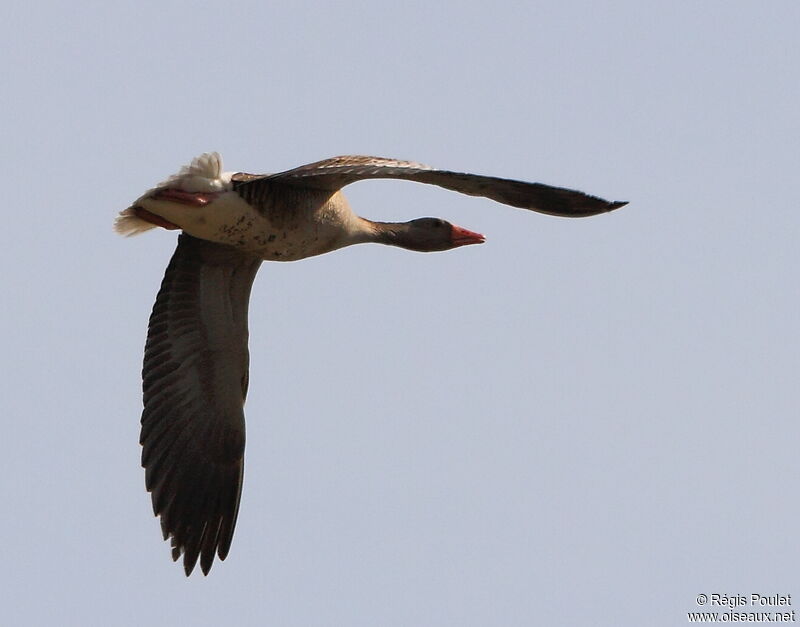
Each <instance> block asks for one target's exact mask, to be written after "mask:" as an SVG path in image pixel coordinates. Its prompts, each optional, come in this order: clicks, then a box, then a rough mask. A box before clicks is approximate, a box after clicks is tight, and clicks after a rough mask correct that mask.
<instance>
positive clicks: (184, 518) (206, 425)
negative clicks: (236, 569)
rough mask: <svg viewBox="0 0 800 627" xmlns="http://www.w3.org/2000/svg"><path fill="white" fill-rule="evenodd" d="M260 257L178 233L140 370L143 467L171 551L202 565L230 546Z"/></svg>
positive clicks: (236, 505) (189, 569) (206, 567)
mask: <svg viewBox="0 0 800 627" xmlns="http://www.w3.org/2000/svg"><path fill="white" fill-rule="evenodd" d="M260 264H261V260H260V259H257V258H254V257H251V256H248V255H245V254H243V253H241V252H238V251H237V250H235V249H233V248H230V247H228V246H223V245H221V244H215V243H212V242H207V241H205V240H201V239H196V238H194V237H191V236H190V235H187V234H186V233H183V234H181V236H180V238H179V240H178V247H177V249H176V250H175V253H174V254H173V256H172V260H171V261H170V263H169V266H168V267H167V271H166V274H165V275H164V281H163V282H162V284H161V290H160V291H159V293H158V297H157V298H156V303H155V305H154V306H153V313H152V315H151V316H150V325H149V329H148V333H147V344H146V347H145V355H144V368H143V371H142V377H143V380H144V382H143V388H144V411H143V413H142V432H141V438H140V440H139V441H140V443H141V444H142V445H143V449H142V466H144V468H145V469H146V470H145V483H146V486H147V490H148V491H150V492H152V497H153V511H154V512H155V514H156V515H160V516H161V528H162V531H163V532H164V539H165V540H166V539H167V538H168V537H172V547H173V549H172V558H173V559H174V560H177V559H178V557H179V556H180V555H181V553H183V554H184V558H183V565H184V570H185V571H186V574H187V575H188V574H190V573H191V572H192V569H193V568H194V566H195V564H196V563H197V558H198V556H200V566H201V568H202V569H203V572H204V573H208V571H209V569H210V568H211V564H212V562H213V561H214V552H215V551H216V552H217V554H218V555H219V557H220V559H225V557H226V556H227V554H228V550H229V549H230V545H231V539H232V538H233V530H234V526H235V525H236V516H237V513H238V510H239V496H240V494H241V490H242V473H243V470H244V399H245V395H246V393H247V372H248V359H249V357H248V350H247V337H248V331H247V307H248V301H249V299H250V288H251V286H252V284H253V279H254V278H255V275H256V272H257V270H258V267H259V265H260Z"/></svg>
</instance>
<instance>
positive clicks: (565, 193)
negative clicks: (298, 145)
mask: <svg viewBox="0 0 800 627" xmlns="http://www.w3.org/2000/svg"><path fill="white" fill-rule="evenodd" d="M233 178H234V182H235V184H236V185H237V189H241V188H243V187H245V188H248V187H252V188H257V187H258V186H264V187H269V186H270V185H274V184H275V183H283V184H288V185H294V186H301V187H309V188H313V189H320V190H327V191H332V192H333V191H336V190H338V189H341V188H342V187H344V186H345V185H349V184H350V183H354V182H356V181H361V180H363V179H387V178H394V179H403V180H407V181H414V182H417V183H426V184H428V185H438V186H439V187H444V188H445V189H449V190H452V191H454V192H460V193H462V194H467V195H469V196H483V197H485V198H491V199H492V200H495V201H497V202H500V203H503V204H504V205H511V206H512V207H519V208H521V209H530V210H531V211H538V212H539V213H547V214H550V215H554V216H562V217H572V218H577V217H584V216H591V215H595V214H598V213H604V212H606V211H612V210H614V209H618V208H619V207H622V206H623V205H626V204H627V203H626V202H609V201H607V200H603V199H602V198H597V197H595V196H590V195H588V194H584V193H583V192H579V191H575V190H572V189H565V188H563V187H552V186H550V185H543V184H542V183H526V182H523V181H514V180H511V179H502V178H497V177H494V176H481V175H478V174H467V173H464V172H450V171H448V170H437V169H435V168H431V167H428V166H426V165H422V164H421V163H414V162H412V161H398V160H396V159H385V158H383V157H361V156H344V157H334V158H332V159H325V160H324V161H317V162H316V163H310V164H308V165H303V166H300V167H299V168H294V169H293V170H287V171H286V172H280V173H278V174H268V175H264V176H258V175H252V174H236V175H234V177H233ZM248 192H254V193H255V194H256V195H258V191H256V190H254V189H250V190H247V192H246V193H248Z"/></svg>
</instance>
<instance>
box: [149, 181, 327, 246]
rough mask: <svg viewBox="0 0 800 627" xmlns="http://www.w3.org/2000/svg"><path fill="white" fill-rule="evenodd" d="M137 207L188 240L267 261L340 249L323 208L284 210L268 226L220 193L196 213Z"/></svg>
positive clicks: (161, 205)
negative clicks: (180, 231)
mask: <svg viewBox="0 0 800 627" xmlns="http://www.w3.org/2000/svg"><path fill="white" fill-rule="evenodd" d="M138 204H139V206H141V207H143V208H144V209H146V210H147V211H150V212H151V213H154V214H156V215H158V216H161V217H162V218H164V219H166V220H168V221H170V222H172V223H173V224H175V225H176V226H178V227H180V228H181V229H182V230H184V231H185V232H187V233H189V235H192V236H194V237H198V238H201V239H205V240H209V241H212V242H217V243H219V244H226V245H228V246H234V247H235V248H239V249H242V250H246V251H247V252H250V253H254V254H257V255H259V256H260V257H261V258H263V259H266V260H269V261H296V260H298V259H303V258H305V257H311V256H314V255H321V254H322V253H326V252H329V251H331V250H334V249H336V248H339V247H340V245H339V244H338V241H339V240H340V235H341V233H340V229H339V228H337V226H336V225H335V224H333V223H331V221H330V220H329V219H327V216H326V211H325V207H320V208H318V209H316V210H315V209H314V208H312V207H304V208H302V209H300V208H294V210H292V209H291V208H287V210H286V212H285V216H284V217H283V219H281V220H270V219H269V218H268V217H267V216H266V215H264V214H262V213H260V212H259V211H257V210H256V209H255V208H254V207H253V206H252V205H250V204H249V203H247V202H246V201H245V200H243V199H242V197H241V196H239V195H238V194H237V193H236V192H225V193H223V194H222V195H220V196H219V197H218V198H217V199H215V200H214V201H213V202H210V203H208V204H207V205H204V206H202V207H195V206H189V205H185V204H181V203H175V202H171V201H166V200H155V199H152V198H151V199H144V200H142V201H140V202H139V203H138ZM282 213H283V212H282ZM286 216H290V219H286Z"/></svg>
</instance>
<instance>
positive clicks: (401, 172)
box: [115, 153, 626, 575]
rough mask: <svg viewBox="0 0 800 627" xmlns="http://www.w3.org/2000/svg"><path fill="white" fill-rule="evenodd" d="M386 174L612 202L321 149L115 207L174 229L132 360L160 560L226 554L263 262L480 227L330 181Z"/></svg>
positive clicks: (569, 201)
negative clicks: (161, 545)
mask: <svg viewBox="0 0 800 627" xmlns="http://www.w3.org/2000/svg"><path fill="white" fill-rule="evenodd" d="M376 178H394V179H405V180H408V181H415V182H418V183H427V184H431V185H438V186H439V187H444V188H445V189H449V190H453V191H456V192H461V193H462V194H468V195H470V196H483V197H486V198H490V199H492V200H495V201H497V202H500V203H503V204H506V205H511V206H513V207H520V208H522V209H530V210H532V211H537V212H539V213H546V214H550V215H553V216H562V217H583V216H591V215H595V214H599V213H604V212H607V211H612V210H613V209H617V208H619V207H622V206H623V205H625V204H626V203H625V202H608V201H605V200H602V199H600V198H596V197H594V196H589V195H587V194H584V193H582V192H578V191H574V190H570V189H563V188H559V187H551V186H548V185H542V184H540V183H523V182H520V181H513V180H508V179H501V178H495V177H489V176H478V175H475V174H464V173H458V172H449V171H446V170H437V169H434V168H430V167H428V166H425V165H422V164H419V163H412V162H409V161H397V160H394V159H384V158H380V157H358V156H346V157H335V158H333V159H326V160H324V161H318V162H316V163H311V164H309V165H304V166H301V167H299V168H295V169H293V170H288V171H286V172H281V173H279V174H264V175H256V174H245V173H241V172H240V173H231V172H223V171H222V160H221V158H220V156H219V155H218V154H217V153H207V154H204V155H201V156H200V157H197V158H196V159H194V160H193V161H192V162H191V164H189V165H188V166H184V167H183V168H182V169H181V171H180V172H178V173H177V174H175V175H174V176H172V177H170V178H169V179H167V180H166V181H164V182H163V183H162V184H160V185H158V186H157V187H155V188H153V189H151V190H149V191H147V192H146V193H145V194H144V195H143V196H142V197H141V198H139V199H138V200H136V201H135V202H134V203H133V205H131V206H130V207H129V208H128V209H125V210H124V211H122V212H121V213H120V215H119V216H118V217H117V220H116V223H115V228H116V230H117V232H119V233H120V234H123V235H134V234H137V233H141V232H143V231H145V230H148V229H151V228H155V227H163V228H166V229H180V230H182V231H183V233H181V234H180V236H179V237H178V246H177V249H176V250H175V253H174V254H173V256H172V259H171V261H170V262H169V265H168V267H167V270H166V274H165V275H164V280H163V282H162V284H161V289H160V290H159V292H158V296H157V297H156V302H155V305H154V306H153V312H152V314H151V316H150V324H149V327H148V333H147V343H146V346H145V353H144V366H143V370H142V378H143V391H144V411H143V412H142V419H141V424H142V430H141V437H140V443H141V445H142V466H143V467H144V469H145V485H146V487H147V490H148V491H149V492H151V493H152V501H153V511H154V513H155V515H156V516H160V517H161V529H162V532H163V535H164V539H165V540H166V539H168V538H171V545H172V558H173V560H175V561H177V560H178V558H179V557H180V556H181V555H183V566H184V571H185V572H186V574H187V575H189V574H191V572H192V570H193V569H194V567H195V565H196V563H197V560H198V558H199V560H200V567H201V569H202V571H203V573H204V574H208V572H209V569H210V568H211V565H212V562H213V561H214V554H215V553H216V554H217V555H218V556H219V558H220V559H221V560H224V559H225V557H226V556H227V555H228V551H229V549H230V546H231V540H232V538H233V531H234V526H235V525H236V518H237V514H238V511H239V498H240V495H241V491H242V477H243V471H244V442H245V425H244V402H245V396H246V395H247V385H248V360H249V354H248V348H247V339H248V329H247V308H248V301H249V297H250V288H251V286H252V284H253V279H254V278H255V275H256V272H257V271H258V268H259V266H260V265H261V262H262V261H263V260H269V261H294V260H297V259H303V258H304V257H311V256H313V255H320V254H322V253H326V252H330V251H332V250H335V249H337V248H342V247H344V246H350V245H351V244H359V243H366V242H376V243H380V244H389V245H392V246H400V247H402V248H408V249H409V250H416V251H421V252H430V251H440V250H449V249H451V248H456V247H458V246H465V245H469V244H480V243H482V242H483V241H484V237H483V235H480V234H479V233H474V232H472V231H468V230H467V229H464V228H461V227H458V226H455V225H453V224H450V223H449V222H446V221H444V220H441V219H439V218H418V219H416V220H411V221H409V222H401V223H392V222H373V221H371V220H367V219H365V218H361V217H359V216H357V215H356V214H355V213H354V212H353V211H352V210H351V209H350V206H349V204H348V202H347V200H346V199H345V197H344V196H343V195H342V192H341V191H340V190H341V188H342V187H344V186H345V185H349V184H350V183H354V182H356V181H360V180H363V179H376Z"/></svg>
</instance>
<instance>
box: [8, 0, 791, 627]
mask: <svg viewBox="0 0 800 627" xmlns="http://www.w3.org/2000/svg"><path fill="white" fill-rule="evenodd" d="M275 4H276V3H263V2H237V3H230V5H228V4H225V3H214V4H212V3H189V2H164V3H162V2H135V3H134V2H117V3H101V2H79V3H60V2H59V3H56V2H39V3H16V4H14V5H9V6H7V7H6V8H4V9H3V10H2V13H3V16H2V19H0V39H1V40H2V41H3V54H2V55H0V70H1V72H0V75H2V76H3V81H2V91H3V93H4V95H3V98H2V102H3V105H2V109H3V116H2V120H3V121H2V122H1V123H0V124H2V141H1V142H0V154H2V157H3V158H2V162H3V164H4V171H5V172H6V174H7V175H8V176H7V180H6V184H5V189H6V192H5V194H6V202H5V209H4V213H3V216H4V219H3V229H2V233H3V235H2V246H1V247H0V262H2V267H3V268H4V273H3V286H4V291H5V297H4V298H3V305H2V308H0V312H1V314H2V317H1V318H0V322H2V333H3V348H4V355H5V357H4V359H3V371H4V373H3V376H2V378H1V379H0V380H1V381H2V383H0V390H2V394H0V407H2V415H3V418H4V437H3V438H2V444H0V447H2V454H3V459H4V472H3V476H2V479H0V482H1V485H2V496H3V502H4V515H3V516H2V517H0V536H2V538H3V542H2V547H3V548H2V549H0V556H2V563H3V569H2V570H3V575H2V577H3V581H2V582H0V583H2V586H1V588H0V589H2V590H3V598H4V601H3V603H2V609H0V622H2V623H3V624H4V625H43V624H51V625H55V624H59V625H92V624H96V625H101V624H102V625H144V624H149V625H170V624H171V625H175V624H179V623H180V624H183V623H186V624H195V625H219V624H237V625H243V626H245V625H281V626H287V627H290V626H294V625H297V626H309V625H343V626H348V627H355V626H360V625H365V626H374V625H384V626H390V625H398V626H399V625H404V626H405V625H431V626H441V625H460V626H467V625H475V626H479V625H480V626H485V625H509V626H511V625H520V626H522V625H526V626H527V625H534V624H547V625H581V624H587V625H588V624H591V625H675V624H683V623H685V622H686V620H687V619H686V612H687V611H690V610H694V609H697V606H696V604H695V597H696V596H697V595H698V594H699V593H708V594H711V593H714V592H720V593H729V594H750V593H754V592H759V593H770V594H774V593H784V594H786V593H792V594H796V595H798V599H800V588H798V587H797V580H798V579H797V571H798V562H800V542H798V539H797V538H798V536H797V528H798V519H800V504H798V497H797V493H798V485H797V484H798V469H800V460H798V455H797V451H798V442H800V425H798V420H797V417H798V411H797V408H798V400H799V399H798V397H799V394H798V388H797V382H796V380H797V374H798V367H800V363H799V362H800V346H799V342H798V313H800V300H799V299H798V293H797V287H796V284H797V278H796V275H797V267H798V262H800V255H798V241H800V211H799V210H798V202H799V201H798V195H797V193H796V187H797V176H798V171H799V170H800V157H799V155H800V153H799V152H798V145H800V116H799V115H798V101H800V69H799V68H800V55H799V54H798V53H799V52H800V44H798V39H797V24H798V23H799V20H800V5H798V4H797V3H796V2H778V1H776V2H770V3H755V2H702V3H696V2H683V3H652V4H648V3H642V2H603V3H597V2H563V3H557V6H556V3H537V2H525V3H523V2H499V3H489V4H487V3H484V2H466V3H455V2H445V3H432V2H404V3H391V4H388V3H361V2H321V3H279V4H280V6H275ZM209 150H218V151H220V152H221V153H222V154H223V156H224V158H225V162H226V167H227V169H232V170H246V171H254V172H269V171H278V170H283V169H287V168H290V167H294V166H296V165H300V164H302V163H306V162H310V161H314V160H317V159H321V158H325V157H330V156H334V155H337V154H348V153H355V154H376V155H382V156H391V157H397V158H406V159H412V160H417V161H422V162H424V163H429V164H431V165H434V166H439V167H443V168H448V169H455V170H463V171H473V172H478V173H482V174H491V175H498V176H507V177H512V178H519V179H525V180H535V181H540V182H544V183H550V184H554V185H560V186H567V187H575V188H578V189H581V190H584V191H587V192H589V193H592V194H597V195H600V196H603V197H606V198H610V199H614V200H617V199H618V200H629V201H630V203H631V204H630V205H629V206H628V207H626V208H624V209H621V210H619V211H617V212H614V213H612V214H608V215H603V216H599V217H596V218H590V219H585V220H566V219H557V218H551V217H548V216H541V215H536V214H531V213H528V212H524V211H520V210H517V209H512V208H509V207H504V206H501V205H498V204H495V203H492V202H491V201H488V200H484V199H474V198H468V197H463V196H459V195H457V194H453V193H449V192H446V191H443V190H440V189H436V188H431V187H427V186H416V185H413V184H410V183H404V182H392V181H370V182H364V183H360V184H358V185H355V186H352V187H349V188H348V189H347V195H348V197H349V198H350V200H351V203H352V204H353V206H354V208H355V209H356V210H357V211H358V212H359V213H361V214H362V215H364V216H366V217H369V218H372V219H379V220H392V219H396V220H406V219H410V218H415V217H420V216H426V215H433V216H440V217H444V218H446V219H449V220H452V221H453V222H455V223H457V224H460V225H463V226H465V227H466V228H469V229H472V230H476V231H479V232H482V233H485V234H486V236H487V243H486V244H484V245H483V246H472V247H468V248H465V249H459V250H455V251H451V252H448V253H441V254H430V255H422V254H416V253H411V252H408V251H403V250H396V249H389V248H386V247H380V246H374V245H372V246H357V247H352V248H350V249H346V250H342V251H338V252H335V253H332V254H329V255H325V256H322V257H318V258H314V259H309V260H305V261H301V262H297V263H290V264H276V263H270V264H264V266H263V267H262V269H261V272H260V274H259V276H258V278H257V280H256V284H255V287H254V290H253V298H252V303H251V309H250V323H251V346H250V348H251V373H250V375H251V376H250V381H251V385H250V395H249V399H248V404H247V408H246V411H247V418H248V432H247V438H248V443H247V456H246V476H245V485H244V492H243V498H242V506H241V510H240V514H239V522H238V527H237V530H236V535H235V538H234V543H233V547H232V550H231V553H230V555H229V557H228V559H227V560H226V561H225V562H217V563H215V565H214V568H213V569H212V571H211V575H210V576H209V577H208V578H203V577H202V576H201V575H199V573H198V574H196V575H194V576H193V577H192V578H191V579H189V580H187V579H186V578H185V577H184V575H183V572H182V569H181V568H180V566H179V565H175V564H173V563H172V562H171V561H170V556H169V548H168V545H167V544H164V543H163V542H162V541H161V538H160V530H159V525H158V522H157V520H156V519H155V518H153V517H152V511H151V507H150V502H149V495H148V494H147V493H146V492H145V489H144V474H143V471H142V469H141V468H140V467H139V455H140V449H139V445H138V430H139V414H140V411H141V387H140V385H141V382H140V370H141V359H142V350H143V345H144V337H145V332H146V325H147V318H148V315H149V312H150V308H151V307H152V304H153V300H154V297H155V294H156V291H157V289H158V286H159V283H160V281H161V277H162V275H163V271H164V268H165V266H166V263H167V261H168V259H169V257H170V255H171V254H172V251H173V248H174V245H175V239H176V238H175V234H174V233H173V232H166V231H159V232H151V233H148V234H146V235H142V236H140V237H137V238H134V239H128V240H126V239H123V238H120V237H117V236H116V235H115V234H114V233H113V231H112V229H111V224H112V221H113V218H114V216H115V214H116V213H117V212H118V211H119V210H121V209H123V208H125V207H126V206H127V205H128V204H129V202H130V201H131V200H133V199H134V198H136V197H137V196H138V195H139V194H140V193H141V192H142V191H143V190H145V189H146V188H148V187H150V186H151V185H152V184H153V183H155V182H157V181H159V180H161V179H162V178H164V177H165V176H167V175H169V174H171V173H172V172H173V171H175V170H176V169H177V168H178V167H180V166H181V165H182V164H183V163H185V162H187V161H189V160H190V159H191V158H192V157H193V156H195V155H197V154H199V153H201V152H204V151H209Z"/></svg>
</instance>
